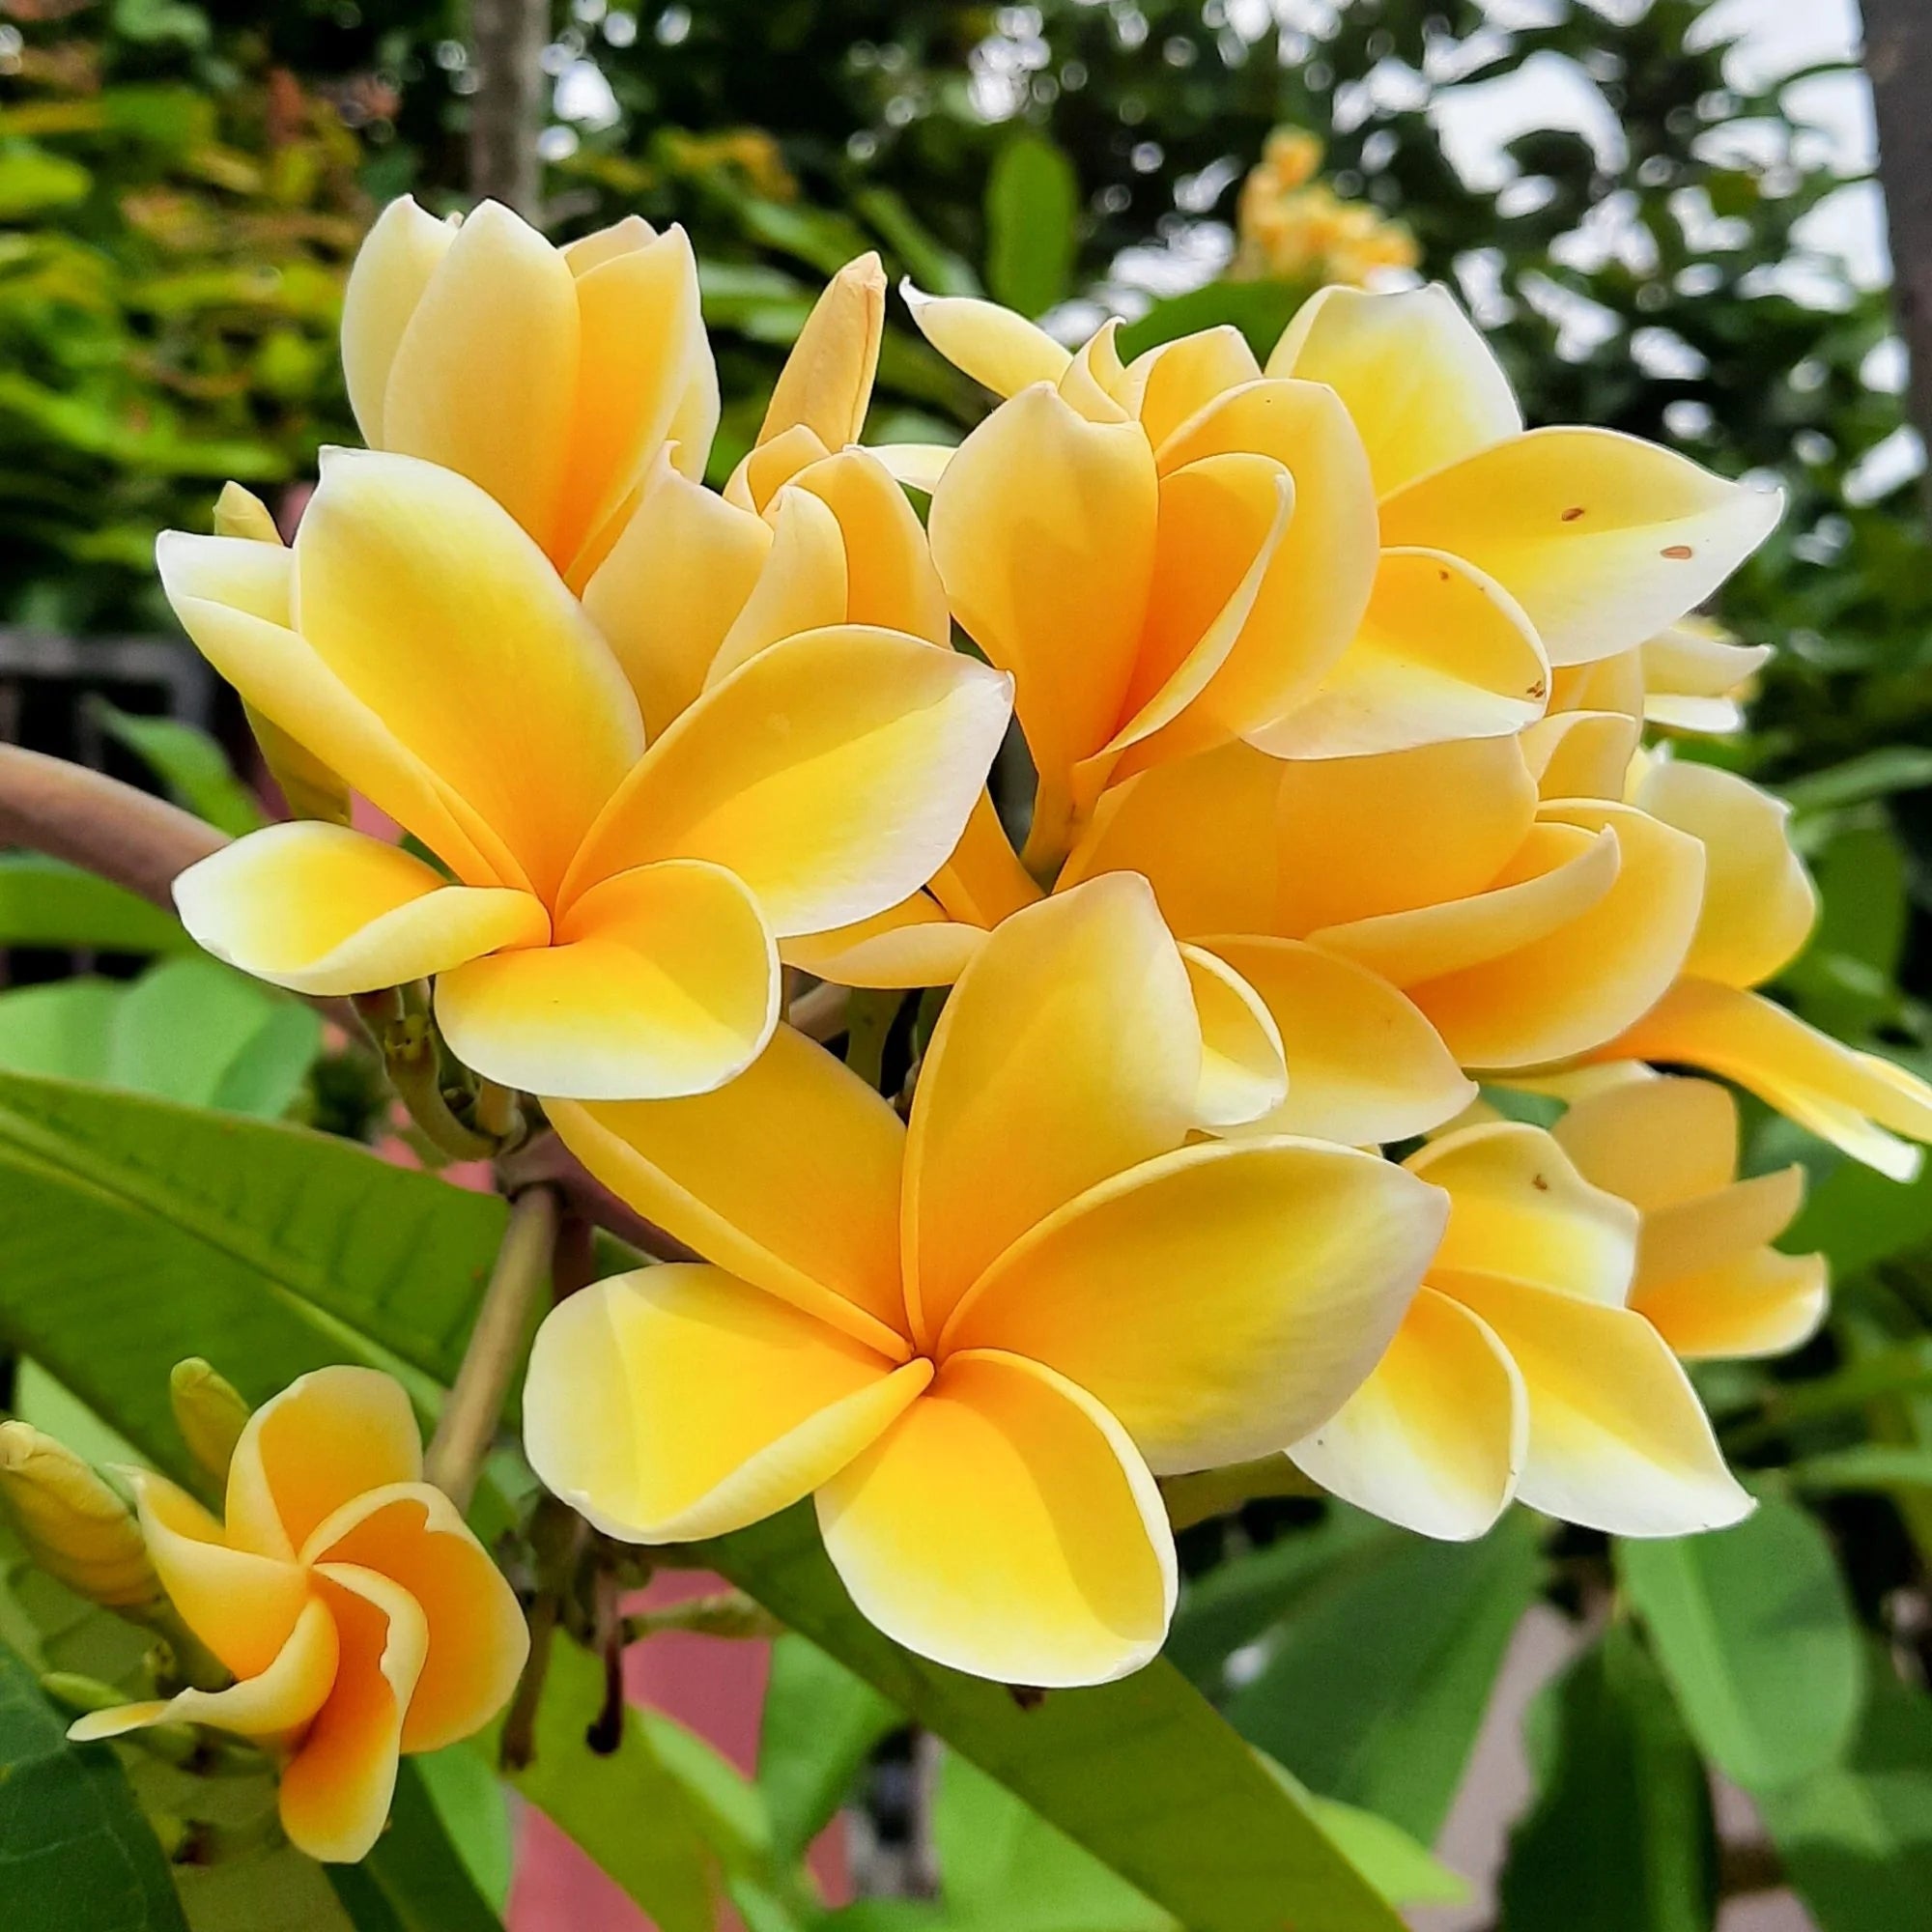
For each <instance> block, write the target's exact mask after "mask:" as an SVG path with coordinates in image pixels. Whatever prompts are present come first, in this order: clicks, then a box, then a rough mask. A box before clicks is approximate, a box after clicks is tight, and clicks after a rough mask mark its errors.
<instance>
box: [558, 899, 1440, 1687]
mask: <svg viewBox="0 0 1932 1932" xmlns="http://www.w3.org/2000/svg"><path fill="white" fill-rule="evenodd" d="M1201 1060H1202V1043H1201V1030H1200V1024H1199V1021H1198V1019H1197V1017H1196V1012H1195V1002H1194V997H1193V994H1192V991H1191V988H1190V983H1189V976H1188V973H1187V970H1186V967H1185V964H1184V963H1183V961H1182V959H1181V956H1180V953H1179V950H1178V949H1177V947H1176V946H1175V943H1174V941H1173V940H1172V939H1171V938H1170V937H1169V936H1168V933H1167V931H1166V929H1165V928H1164V926H1163V925H1162V923H1161V922H1160V919H1159V916H1158V914H1157V913H1156V911H1155V909H1154V905H1153V901H1152V898H1151V895H1150V894H1149V893H1148V891H1147V888H1146V886H1145V884H1144V883H1143V882H1141V881H1138V880H1133V879H1128V878H1109V879H1103V880H1098V881H1095V882H1094V883H1093V884H1091V885H1088V886H1085V887H1083V888H1081V889H1080V890H1079V891H1078V892H1074V893H1069V894H1066V895H1062V896H1061V897H1058V898H1055V899H1052V900H1049V901H1046V902H1045V903H1043V904H1040V905H1037V906H1035V907H1033V908H1031V909H1029V910H1027V911H1024V912H1021V913H1018V914H1016V915H1015V916H1014V917H1013V918H1011V919H1010V920H1009V921H1007V922H1006V923H1004V924H1002V925H1001V927H1000V928H999V930H998V931H997V932H996V933H995V935H994V936H993V938H992V939H991V940H990V941H989V942H988V943H987V944H986V946H985V947H984V948H983V949H982V950H981V951H980V952H979V954H978V955H977V957H976V958H975V959H974V960H973V962H972V963H971V965H969V966H968V968H967V970H966V972H965V973H964V975H963V976H962V978H961V980H960V981H959V983H958V985H957V987H956V988H955V989H954V991H953V993H952V998H951V999H950V1001H949V1002H948V1004H947V1007H946V1009H945V1011H944V1012H943V1014H942V1015H941V1018H940V1021H939V1025H938V1027H937V1028H936V1029H935V1031H934V1034H933V1037H932V1041H931V1044H930V1046H929V1047H928V1049H927V1052H926V1056H925V1060H924V1064H923V1072H922V1074H921V1077H920V1081H919V1086H918V1089H917V1092H916V1094H915V1097H914V1101H913V1107H912V1116H911V1121H910V1124H909V1125H907V1126H904V1127H902V1126H901V1125H900V1123H899V1120H898V1117H897V1115H896V1114H895V1112H894V1111H893V1109H892V1108H891V1106H890V1105H889V1104H888V1103H887V1102H886V1101H885V1100H883V1099H882V1098H881V1097H880V1096H879V1095H878V1094H875V1093H873V1092H872V1091H871V1090H870V1089H869V1088H868V1087H867V1086H866V1085H865V1084H864V1083H863V1082H861V1081H860V1080H859V1079H858V1078H857V1077H856V1076H855V1075H853V1074H851V1073H849V1072H847V1071H846V1069H845V1068H844V1067H843V1066H842V1065H839V1064H838V1062H837V1061H835V1060H834V1059H832V1058H831V1056H830V1055H828V1054H826V1053H824V1052H823V1051H821V1050H820V1049H819V1048H817V1047H814V1046H812V1045H810V1043H809V1042H807V1041H805V1040H804V1039H802V1038H801V1037H799V1036H798V1035H796V1034H793V1033H791V1032H789V1031H788V1030H781V1032H780V1033H779V1034H778V1035H777V1036H776V1037H774V1039H773V1041H772V1044H771V1046H770V1047H769V1048H767V1050H766V1052H765V1055H764V1057H763V1058H762V1059H761V1060H760V1061H759V1062H758V1063H757V1065H755V1066H753V1068H752V1069H751V1070H750V1071H749V1072H748V1073H747V1074H745V1075H744V1076H743V1077H742V1078H741V1079H739V1080H737V1081H735V1082H734V1083H732V1085H730V1086H729V1087H727V1088H725V1089H724V1090H722V1091H721V1092H719V1093H717V1094H709V1095H705V1096H703V1097H701V1098H694V1099H690V1100H677V1101H666V1102H658V1103H649V1104H644V1103H639V1104H630V1105H614V1106H607V1105H595V1104H591V1105H578V1104H572V1103H564V1102H559V1103H556V1104H554V1106H553V1107H552V1109H551V1118H552V1120H553V1122H554V1125H555V1127H556V1129H557V1131H558V1133H559V1134H561V1135H562V1137H563V1139H564V1141H565V1143H566V1145H567V1146H568V1147H569V1148H570V1149H571V1151H573V1152H574V1153H576V1154H577V1156H578V1157H579V1158H580V1159H581V1160H582V1161H583V1162H584V1164H585V1165H586V1166H587V1167H588V1168H589V1169H590V1170H591V1172H592V1173H594V1174H595V1175H596V1176H597V1177H598V1178H599V1179H601V1180H603V1181H604V1182H605V1183H606V1184H607V1185H608V1186H611V1187H612V1188H613V1189H615V1190H616V1191H617V1192H618V1193H619V1194H620V1195H622V1196H623V1198H624V1199H626V1200H627V1201H629V1202H630V1203H631V1204H632V1205H633V1206H634V1207H636V1208H638V1209H639V1211H640V1212H642V1213H644V1214H647V1215H649V1216H650V1217H651V1219H652V1220H653V1221H655V1222H657V1223H658V1224H659V1225H661V1226H663V1227H665V1228H667V1229H668V1230H669V1231H671V1232H672V1233H673V1234H675V1235H676V1236H678V1237H679V1238H680V1239H682V1240H684V1241H686V1242H688V1243H689V1244H691V1245H692V1246H693V1247H694V1248H696V1250H697V1251H698V1252H699V1253H700V1254H703V1255H706V1256H708V1257H710V1263H709V1264H688V1265H686V1264H671V1265H665V1266H658V1267H651V1268H646V1269H644V1270H642V1271H640V1272H639V1273H636V1274H631V1275H622V1276H617V1277H615V1278H613V1279H611V1280H607V1281H602V1282H598V1283H596V1284H594V1285H593V1286H592V1287H590V1288H588V1289H585V1290H583V1291H582V1292H580V1293H577V1294H575V1295H573V1296H571V1297H570V1299H568V1300H567V1301H565V1302H564V1303H563V1304H562V1306H561V1307H559V1308H558V1309H557V1310H556V1311H555V1312H554V1313H553V1314H552V1315H551V1316H550V1317H549V1319H548V1320H547V1321H546V1322H545V1324H544V1326H543V1328H542V1330H541V1331H540V1333H539V1335H538V1338H537V1342H536V1346H535V1349H534V1350H533V1352H532V1355H531V1361H530V1373H529V1381H528V1384H527V1386H526V1391H525V1439H526V1448H527V1451H528V1454H529V1457H530V1460H531V1463H532V1464H533V1466H534V1467H535V1468H536V1469H537V1471H538V1473H539V1474H540V1475H541V1476H542V1478H543V1479H544V1481H545V1482H546V1483H547V1484H548V1485H549V1486H550V1487H551V1488H552V1489H553V1490H554V1491H555V1492H556V1493H557V1494H558V1495H560V1496H561V1497H563V1498H564V1499H565V1500H566V1501H568V1502H570V1503H571V1504H572V1505H573V1507H575V1508H577V1509H579V1510H581V1511H582V1513H583V1514H584V1515H585V1516H587V1517H588V1518H589V1519H590V1520H591V1521H593V1522H594V1523H596V1524H597V1525H599V1526H600V1527H601V1528H603V1529H605V1530H607V1531H608V1532H610V1533H611V1534H612V1535H616V1536H620V1537H624V1538H626V1539H628V1540H632V1541H638V1542H646V1543H649V1542H668V1541H677V1540H683V1539H689V1538H696V1537H704V1536H711V1535H717V1534H722V1533H725V1532H726V1531H729V1530H732V1529H735V1528H738V1527H741V1526H743V1525H745V1524H748V1523H751V1522H753V1521H756V1520H758V1519H760V1518H761V1517H764V1516H767V1515H770V1514H771V1513H772V1512H774V1511H776V1510H780V1509H783V1508H785V1507H786V1506H787V1505H789V1504H791V1503H794V1502H796V1501H798V1500H799V1499H800V1498H801V1497H803V1496H806V1495H809V1494H811V1495H815V1497H816V1501H817V1508H818V1518H819V1522H820V1524H821V1526H822V1528H823V1531H824V1536H825V1542H826V1548H827V1549H828V1551H829V1552H830V1554H831V1557H832V1560H833V1562H834V1563H835V1564H836V1565H837V1566H838V1571H839V1574H840V1576H841V1577H843V1578H844V1580H845V1583H846V1586H847V1587H848V1588H849V1589H850V1590H851V1592H852V1594H853V1597H854V1599H855V1601H856V1602H857V1603H858V1605H859V1606H860V1607H861V1608H862V1609H863V1610H864V1611H865V1612H866V1614H867V1616H869V1617H870V1618H871V1619H872V1621H873V1622H874V1623H876V1624H877V1625H878V1626H879V1627H880V1628H881V1629H883V1630H884V1631H886V1632H887V1633H888V1634H890V1635H892V1636H894V1637H895V1638H896V1639H897V1640H898V1641H900V1642H901V1643H904V1644H905V1645H907V1646H908V1647H909V1648H911V1649H913V1650H916V1651H919V1652H920V1653H921V1654H922V1655H924V1656H927V1657H932V1658H935V1659H937V1660H939V1661H940V1662H946V1663H950V1664H952V1665H953V1666H955V1667H956V1668H959V1669H963V1670H969V1671H972V1672H975V1673H977V1674H980V1675H982V1676H988V1677H994V1678H999V1679H1003V1680H1005V1681H1007V1682H1010V1683H1020V1684H1033V1685H1065V1684H1084V1683H1094V1682H1098V1681H1101V1680H1104V1679H1107V1678H1112V1677H1118V1676H1121V1675H1122V1674H1124V1673H1125V1672H1127V1671H1130V1670H1133V1669H1135V1668H1137V1667H1138V1666H1139V1665H1141V1664H1142V1663H1145V1662H1147V1661H1148V1659H1149V1658H1151V1656H1152V1655H1153V1654H1154V1652H1155V1651H1156V1650H1157V1649H1158V1648H1159V1646H1160V1643H1161V1640H1162V1638H1163V1636H1164V1635H1165V1634H1166V1630H1167V1624H1168V1619H1169V1616H1170V1614H1171V1612H1172V1609H1173V1605H1174V1591H1175V1567H1174V1549H1173V1542H1172V1537H1171V1534H1170V1531H1169V1528H1168V1524H1167V1520H1166V1516H1165V1513H1164V1511H1163V1509H1162V1507H1161V1502H1160V1498H1159V1495H1158V1492H1156V1490H1155V1488H1154V1483H1153V1477H1154V1476H1155V1475H1158V1474H1164V1473H1168V1472H1171V1471H1181V1470H1188V1469H1196V1468H1202V1467H1207V1466H1209V1465H1212V1464H1216V1463H1224V1462H1232V1461H1238V1460H1241V1459H1243V1458H1247V1457H1251V1456H1255V1455H1259V1454H1263V1453H1266V1452H1268V1451H1272V1450H1275V1449H1278V1448H1281V1447H1283V1446H1284V1445H1285V1444H1286V1443H1288V1442H1290V1441H1292V1440H1293V1439H1295V1438H1296V1437H1297V1436H1300V1435H1304V1434H1305V1433H1306V1432H1307V1431H1308V1430H1310V1429H1312V1428H1313V1427H1315V1426H1316V1425H1317V1424H1318V1423H1319V1422H1320V1421H1321V1419H1322V1418H1323V1417H1325V1416H1326V1415H1328V1414H1329V1413H1330V1412H1331V1411H1332V1410H1333V1409H1334V1408H1335V1407H1336V1406H1337V1405H1339V1404H1340V1403H1341V1402H1342V1401H1343V1400H1344V1399H1345V1398H1346V1397H1347V1396H1348V1394H1349V1392H1350V1389H1352V1388H1353V1387H1354V1386H1355V1384H1356V1383H1357V1382H1358V1381H1359V1380H1360V1379H1361V1378H1362V1377H1363V1376H1364V1375H1365V1374H1366V1373H1367V1371H1368V1370H1369V1368H1370V1367H1371V1365H1372V1364H1373V1363H1374V1362H1375V1360H1376V1359H1377V1357H1378V1355H1379V1354H1380V1353H1381V1350H1382V1349H1383V1347H1384V1346H1385V1344H1386V1343H1387V1340H1388V1338H1389V1336H1390V1335H1391V1334H1392V1333H1393V1332H1394V1329H1395V1327H1396V1324H1397V1323H1398V1322H1399V1321H1400V1320H1401V1319H1402V1315H1403V1311H1404V1309H1405V1308H1406V1305H1407V1303H1408V1300H1409V1297H1410V1295H1411V1293H1412V1292H1413V1290H1414V1286H1415V1283H1416V1280H1417V1278H1418V1275H1419V1273H1420V1271H1421V1268H1422V1265H1423V1263H1424V1261H1425V1260H1426V1258H1427V1257H1428V1256H1429V1255H1430V1254H1431V1253H1432V1252H1433V1251H1434V1249H1435V1243H1436V1239H1437V1236H1439V1234H1440V1232H1441V1229H1442V1225H1443V1214H1444V1209H1445V1203H1444V1200H1443V1197H1442V1195H1441V1194H1440V1193H1439V1192H1438V1191H1437V1190H1436V1189H1435V1188H1434V1187H1432V1186H1430V1185H1428V1184H1427V1183H1426V1182H1425V1181H1423V1180H1421V1179H1417V1178H1416V1177H1415V1176H1413V1175H1410V1174H1406V1173H1404V1172H1403V1171H1402V1170H1401V1169H1400V1168H1398V1167H1396V1166H1394V1165H1393V1164H1391V1163H1389V1162H1386V1161H1382V1160H1379V1159H1377V1158H1375V1157H1374V1156H1372V1155H1368V1154H1363V1153H1359V1152H1357V1151H1353V1150H1350V1149H1346V1148H1340V1147H1333V1146H1325V1145H1321V1144H1317V1143H1313V1142H1308V1141H1302V1140H1294V1139H1290V1138H1286V1137H1279V1136H1277V1137H1269V1138H1258V1139H1253V1140H1245V1141H1241V1142H1238V1143H1228V1142H1207V1143H1202V1144H1191V1143H1190V1128H1191V1125H1192V1122H1193V1117H1194V1108H1195V1103H1196V1097H1197V1094H1198V1092H1199V1088H1200V1081H1201Z"/></svg>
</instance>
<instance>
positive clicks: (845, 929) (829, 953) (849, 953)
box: [779, 892, 986, 988]
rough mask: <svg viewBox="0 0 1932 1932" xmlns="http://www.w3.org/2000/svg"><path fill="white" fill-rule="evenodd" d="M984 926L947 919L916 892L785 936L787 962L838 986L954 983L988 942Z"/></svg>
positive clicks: (926, 895) (932, 900) (935, 902)
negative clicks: (867, 913)
mask: <svg viewBox="0 0 1932 1932" xmlns="http://www.w3.org/2000/svg"><path fill="white" fill-rule="evenodd" d="M985 938H986V928H985V927H984V926H982V925H974V924H971V923H967V922H965V921H962V920H955V919H949V918H948V917H947V914H946V908H945V907H944V906H942V905H941V904H940V903H939V901H938V900H937V899H936V898H934V897H933V896H932V895H931V894H930V893H926V892H918V893H913V894H911V895H909V896H907V897H905V898H903V899H901V900H900V901H899V902H898V904H897V905H895V906H888V907H887V908H886V910H885V911H884V912H882V913H876V914H874V915H873V917H872V918H870V919H862V920H855V921H854V922H853V923H851V924H850V925H839V926H835V927H833V929H832V930H831V931H830V932H815V933H810V934H807V935H805V936H803V937H801V938H797V939H787V940H786V941H785V943H784V944H783V945H782V946H781V948H780V949H779V953H780V956H781V958H782V959H783V960H784V962H785V964H786V965H787V966H796V967H797V968H798V969H799V970H800V971H801V972H805V973H810V974H811V975H812V976H813V977H814V978H816V979H820V980H831V981H832V983H833V984H834V985H836V986H880V987H889V988H890V987H906V986H950V985H951V984H952V982H953V980H956V979H958V977H959V976H960V974H961V973H963V972H964V971H965V970H966V962H967V961H968V960H969V959H971V958H972V956H973V955H974V953H976V952H979V950H980V947H981V946H982V945H983V944H984V943H985Z"/></svg>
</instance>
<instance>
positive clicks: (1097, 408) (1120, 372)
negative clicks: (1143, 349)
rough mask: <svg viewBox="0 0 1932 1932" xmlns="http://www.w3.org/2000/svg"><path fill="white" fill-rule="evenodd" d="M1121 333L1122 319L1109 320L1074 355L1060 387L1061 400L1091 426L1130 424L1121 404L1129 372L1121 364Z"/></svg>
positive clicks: (1061, 379) (1115, 317)
mask: <svg viewBox="0 0 1932 1932" xmlns="http://www.w3.org/2000/svg"><path fill="white" fill-rule="evenodd" d="M1120 333H1121V324H1120V318H1119V317H1118V316H1109V317H1108V319H1107V320H1106V321H1105V322H1103V323H1102V324H1101V325H1100V327H1098V328H1096V329H1095V330H1094V333H1093V334H1092V335H1090V336H1089V337H1088V338H1087V340H1086V341H1085V342H1084V343H1082V344H1081V345H1080V347H1079V348H1078V349H1076V350H1075V351H1074V352H1073V359H1072V360H1071V361H1070V362H1069V363H1068V364H1067V365H1066V367H1065V370H1064V371H1063V372H1062V373H1061V378H1060V381H1059V383H1058V384H1057V385H1056V386H1057V387H1058V388H1059V391H1060V395H1061V399H1062V400H1063V401H1064V402H1065V403H1066V404H1067V405H1068V406H1069V407H1070V408H1071V409H1073V410H1075V411H1077V412H1079V413H1080V414H1081V415H1082V416H1084V417H1085V418H1086V419H1087V420H1088V421H1089V422H1096V423H1121V422H1125V421H1127V420H1128V412H1127V409H1126V406H1125V404H1124V403H1122V400H1121V397H1122V391H1123V390H1124V388H1125V386H1126V371H1125V369H1124V368H1122V364H1121V351H1120V343H1119V340H1118V338H1119V336H1120Z"/></svg>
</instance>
